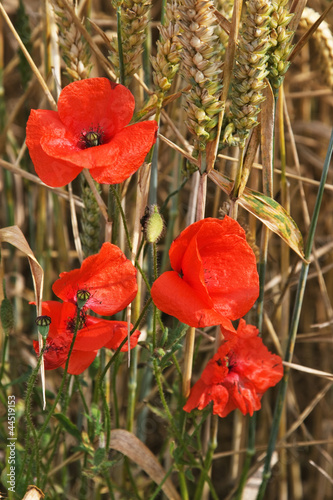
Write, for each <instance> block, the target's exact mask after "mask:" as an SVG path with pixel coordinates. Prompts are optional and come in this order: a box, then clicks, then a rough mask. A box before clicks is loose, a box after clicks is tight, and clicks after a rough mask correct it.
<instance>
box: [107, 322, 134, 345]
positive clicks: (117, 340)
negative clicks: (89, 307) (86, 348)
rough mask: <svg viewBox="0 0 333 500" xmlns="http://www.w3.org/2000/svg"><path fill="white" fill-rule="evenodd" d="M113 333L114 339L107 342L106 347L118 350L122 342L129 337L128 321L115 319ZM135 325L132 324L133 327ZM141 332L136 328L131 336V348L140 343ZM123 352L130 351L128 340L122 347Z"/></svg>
mask: <svg viewBox="0 0 333 500" xmlns="http://www.w3.org/2000/svg"><path fill="white" fill-rule="evenodd" d="M113 323H114V325H113V335H112V339H111V340H109V342H107V343H106V344H105V345H104V347H106V348H107V349H112V350H116V349H118V347H119V346H120V344H121V343H122V342H123V341H124V339H127V322H126V321H113ZM132 328H133V325H131V329H132ZM140 335H141V332H140V331H139V330H135V331H134V332H133V333H132V335H131V337H130V349H133V347H135V346H136V345H137V343H138V340H139V336H140ZM120 350H121V351H123V352H127V351H128V343H127V342H126V343H125V344H124V345H123V347H122V348H121V349H120Z"/></svg>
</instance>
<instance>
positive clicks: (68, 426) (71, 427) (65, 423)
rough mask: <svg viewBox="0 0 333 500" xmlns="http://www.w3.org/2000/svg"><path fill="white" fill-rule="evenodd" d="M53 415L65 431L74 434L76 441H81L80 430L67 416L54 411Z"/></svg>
mask: <svg viewBox="0 0 333 500" xmlns="http://www.w3.org/2000/svg"><path fill="white" fill-rule="evenodd" d="M53 416H54V417H55V418H56V419H57V420H58V421H59V422H60V423H61V425H62V427H63V428H64V429H65V431H67V432H68V433H69V434H70V435H71V436H74V437H75V438H76V439H77V440H78V441H81V432H80V431H79V429H78V428H77V427H76V425H75V424H73V422H71V421H70V420H69V418H68V417H66V416H65V415H63V414H62V413H55V414H54V415H53Z"/></svg>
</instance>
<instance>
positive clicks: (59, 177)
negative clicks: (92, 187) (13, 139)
mask: <svg viewBox="0 0 333 500" xmlns="http://www.w3.org/2000/svg"><path fill="white" fill-rule="evenodd" d="M61 127H63V125H62V123H61V121H60V120H59V117H58V113H57V112H56V111H47V110H32V111H31V113H30V116H29V119H28V123H27V138H26V143H27V146H28V149H29V154H30V157H31V160H32V162H33V164H34V167H35V170H36V173H37V175H38V177H39V178H40V179H41V180H42V181H43V182H44V183H45V184H47V185H48V186H52V187H60V186H65V185H66V184H68V183H69V182H71V181H72V180H74V179H75V177H77V176H78V175H79V173H80V172H82V170H83V169H82V167H81V166H79V165H73V164H72V163H70V162H68V161H64V160H59V159H58V158H54V157H52V156H49V155H48V154H46V153H45V151H44V150H43V148H42V146H41V140H42V138H43V137H44V135H47V134H49V133H50V132H51V133H52V130H58V129H59V128H61Z"/></svg>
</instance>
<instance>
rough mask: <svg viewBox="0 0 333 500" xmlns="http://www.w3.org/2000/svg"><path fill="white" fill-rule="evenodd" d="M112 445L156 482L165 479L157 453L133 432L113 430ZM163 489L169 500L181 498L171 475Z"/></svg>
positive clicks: (158, 482)
mask: <svg viewBox="0 0 333 500" xmlns="http://www.w3.org/2000/svg"><path fill="white" fill-rule="evenodd" d="M110 447H111V448H113V449H114V450H117V451H120V453H122V454H123V455H126V456H127V457H128V458H130V459H131V460H133V462H135V463H136V464H137V465H139V466H140V467H141V468H142V469H143V470H144V471H145V472H146V474H148V476H149V477H151V478H152V479H153V480H154V481H155V483H156V484H160V483H161V482H162V481H163V480H164V478H165V476H166V472H165V471H164V469H163V468H162V467H161V465H160V464H159V462H158V460H157V459H156V457H155V455H153V453H152V452H151V451H150V450H149V448H147V446H146V445H145V444H143V443H142V441H140V439H138V438H137V437H136V436H135V435H134V434H132V433H131V432H128V431H125V430H123V429H115V430H114V431H112V434H111V442H110ZM162 490H163V492H164V493H165V495H166V496H167V498H168V499H169V500H180V496H179V494H178V493H177V490H176V489H175V487H174V485H173V484H172V481H171V479H170V478H169V477H168V478H167V479H166V480H165V481H164V484H163V486H162Z"/></svg>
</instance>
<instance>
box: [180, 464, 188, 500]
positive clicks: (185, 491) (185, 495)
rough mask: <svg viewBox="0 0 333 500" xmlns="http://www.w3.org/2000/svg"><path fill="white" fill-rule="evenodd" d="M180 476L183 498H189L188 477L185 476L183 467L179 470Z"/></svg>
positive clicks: (186, 499) (185, 499)
mask: <svg viewBox="0 0 333 500" xmlns="http://www.w3.org/2000/svg"><path fill="white" fill-rule="evenodd" d="M178 477H179V488H180V493H181V497H182V500H189V499H190V497H189V496H188V489H187V483H186V477H185V473H184V471H183V469H180V470H179V471H178Z"/></svg>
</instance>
